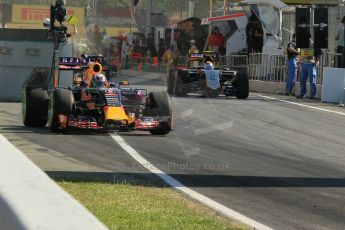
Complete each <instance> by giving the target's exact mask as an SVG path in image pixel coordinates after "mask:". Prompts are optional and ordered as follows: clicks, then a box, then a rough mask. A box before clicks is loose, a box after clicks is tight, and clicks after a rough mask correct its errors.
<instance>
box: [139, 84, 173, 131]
mask: <svg viewBox="0 0 345 230" xmlns="http://www.w3.org/2000/svg"><path fill="white" fill-rule="evenodd" d="M148 98H149V105H148V107H149V109H148V110H144V111H143V115H144V116H149V117H169V118H168V121H165V122H160V124H159V127H158V128H156V129H152V130H150V133H151V134H153V135H166V134H168V133H169V132H170V131H171V117H172V109H171V102H170V98H169V95H168V94H167V93H166V92H164V91H160V92H151V93H150V94H149V96H148Z"/></svg>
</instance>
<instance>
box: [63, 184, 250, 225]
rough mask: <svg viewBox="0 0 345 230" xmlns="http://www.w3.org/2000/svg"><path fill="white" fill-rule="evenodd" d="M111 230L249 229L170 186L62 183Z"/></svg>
mask: <svg viewBox="0 0 345 230" xmlns="http://www.w3.org/2000/svg"><path fill="white" fill-rule="evenodd" d="M58 184H59V185H60V186H61V187H63V188H64V189H65V190H66V191H67V192H68V193H70V194H71V195H72V196H73V197H74V198H75V199H76V200H78V201H79V202H80V203H81V204H83V205H84V206H85V207H86V208H87V209H89V210H90V211H91V212H92V213H93V214H94V215H95V216H96V217H97V218H98V219H99V220H100V221H101V222H103V223H104V224H105V225H106V226H108V227H109V229H193V230H194V229H239V230H240V229H241V230H242V229H248V227H246V226H244V225H242V224H239V223H237V222H235V221H232V220H229V219H226V218H224V217H222V216H219V215H217V213H216V212H215V211H213V210H211V209H209V208H207V207H205V206H203V205H201V204H199V203H198V202H195V201H193V200H191V199H189V198H187V197H185V196H183V195H182V194H180V193H179V192H177V191H174V190H173V189H171V188H166V187H161V186H160V187H156V186H148V185H140V184H138V183H134V184H130V183H103V182H83V181H72V182H67V181H59V182H58Z"/></svg>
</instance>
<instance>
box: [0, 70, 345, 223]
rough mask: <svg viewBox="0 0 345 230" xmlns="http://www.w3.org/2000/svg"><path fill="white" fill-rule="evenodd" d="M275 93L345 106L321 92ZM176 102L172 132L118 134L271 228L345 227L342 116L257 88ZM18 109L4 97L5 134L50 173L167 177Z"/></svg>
mask: <svg viewBox="0 0 345 230" xmlns="http://www.w3.org/2000/svg"><path fill="white" fill-rule="evenodd" d="M124 74H127V75H132V76H135V77H128V76H123V79H124V78H128V79H129V80H130V82H132V83H133V84H134V85H136V86H139V87H143V88H149V89H150V90H158V89H164V86H163V82H162V81H161V78H160V75H157V74H140V73H139V74H138V73H136V72H131V71H127V72H126V73H124ZM141 75H144V76H141ZM120 79H121V78H119V80H120ZM273 97H279V98H281V99H286V100H291V101H297V102H301V103H304V104H308V105H312V106H318V107H321V108H327V109H331V110H336V111H340V112H344V113H345V109H343V108H338V107H335V106H330V105H325V104H320V103H318V102H317V101H314V100H296V99H294V98H289V97H285V96H276V95H273ZM171 100H172V103H173V109H174V125H175V127H174V129H175V131H174V132H172V133H170V134H169V135H167V136H165V137H163V136H152V135H150V134H148V133H143V132H121V133H119V135H121V136H122V137H123V138H124V139H125V140H126V141H127V142H128V144H130V145H131V146H132V147H133V148H134V149H135V150H136V151H137V152H138V153H139V154H141V155H142V156H143V157H144V158H146V159H147V160H148V161H149V162H151V163H152V164H154V165H155V166H156V167H158V168H159V169H161V170H162V171H164V172H166V173H168V174H169V175H171V176H173V177H174V178H175V179H177V180H179V181H180V182H181V183H183V184H184V185H185V186H187V187H190V188H192V189H194V190H196V191H198V192H200V193H202V194H204V195H206V196H208V197H210V198H211V199H213V200H215V201H217V202H219V203H222V204H224V205H226V206H227V207H229V208H231V209H233V210H235V211H237V212H240V213H242V214H244V215H246V216H248V217H250V218H252V219H254V220H256V221H258V222H260V223H262V224H265V225H267V226H269V227H271V228H274V229H345V179H344V178H345V169H344V165H345V150H344V149H345V148H344V139H343V138H344V136H345V116H342V115H337V114H332V113H327V112H322V111H316V110H312V109H310V108H304V107H300V106H297V105H292V104H287V103H283V102H279V101H276V100H271V99H267V98H263V97H260V96H258V95H256V94H251V96H250V97H249V98H248V99H247V100H237V99H234V98H228V99H225V98H217V99H212V100H211V99H205V98H199V97H195V96H194V97H193V96H192V97H189V98H177V97H173V98H171ZM19 111H20V105H19V104H16V103H9V104H8V103H2V104H1V107H0V124H1V125H0V128H1V130H0V133H1V134H3V135H5V136H6V137H7V138H8V139H9V140H10V141H11V142H12V143H13V144H14V145H16V146H17V147H18V148H20V149H21V150H22V151H24V152H25V153H26V154H27V155H28V156H29V157H30V158H31V159H32V160H33V161H34V162H35V163H36V164H38V165H39V166H40V167H41V168H42V169H44V170H45V171H47V172H49V173H51V174H52V175H59V174H69V175H82V176H83V175H84V176H85V175H89V174H96V175H97V173H100V174H102V173H105V174H107V175H110V176H114V177H117V178H118V177H121V176H132V177H133V178H138V179H146V180H147V179H148V180H154V183H155V184H159V183H160V182H159V180H158V179H157V178H156V177H154V176H151V175H150V174H149V173H147V171H145V170H144V169H143V168H142V167H141V166H139V165H138V164H137V163H136V162H135V161H134V160H132V159H131V158H130V157H129V156H128V154H127V153H126V152H124V151H123V150H122V149H121V148H120V147H119V146H118V145H117V143H115V142H114V141H113V140H112V139H111V138H110V137H109V135H108V134H106V133H91V134H89V133H71V134H68V135H61V134H52V133H50V132H49V131H48V130H46V129H32V128H24V127H23V126H22V124H21V121H20V116H19ZM95 172H97V173H95Z"/></svg>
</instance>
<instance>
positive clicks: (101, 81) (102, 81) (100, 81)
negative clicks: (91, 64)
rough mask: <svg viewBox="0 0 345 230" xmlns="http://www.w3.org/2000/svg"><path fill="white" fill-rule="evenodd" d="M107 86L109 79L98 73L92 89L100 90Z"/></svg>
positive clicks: (93, 80)
mask: <svg viewBox="0 0 345 230" xmlns="http://www.w3.org/2000/svg"><path fill="white" fill-rule="evenodd" d="M105 86H107V78H106V77H105V76H104V75H103V74H101V73H96V74H95V75H93V77H92V79H91V87H95V88H99V87H105Z"/></svg>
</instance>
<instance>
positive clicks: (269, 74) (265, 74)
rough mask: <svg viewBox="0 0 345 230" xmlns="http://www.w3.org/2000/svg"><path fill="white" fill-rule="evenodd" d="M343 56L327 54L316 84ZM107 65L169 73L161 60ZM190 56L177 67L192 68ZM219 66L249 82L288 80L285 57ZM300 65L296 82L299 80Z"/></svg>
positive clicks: (229, 60) (224, 61)
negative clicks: (234, 71)
mask: <svg viewBox="0 0 345 230" xmlns="http://www.w3.org/2000/svg"><path fill="white" fill-rule="evenodd" d="M340 58H341V54H339V53H331V52H325V53H324V54H323V55H322V56H321V58H320V61H319V64H318V65H317V83H318V84H322V79H323V68H324V67H337V66H339V65H338V64H339V62H340ZM107 60H108V63H109V64H112V65H116V66H117V70H116V71H118V70H121V69H135V70H138V71H147V72H166V64H165V63H164V62H163V59H162V58H158V57H141V58H130V57H126V58H124V59H122V60H120V59H119V58H108V59H107ZM189 64H191V63H188V57H186V56H180V57H179V58H178V60H177V66H180V67H181V66H189ZM216 65H218V66H220V67H222V68H230V69H232V70H236V71H238V72H245V73H247V75H248V76H249V79H250V80H260V81H271V82H285V81H286V78H287V59H286V57H285V56H284V55H268V54H263V53H252V54H250V55H229V56H220V57H219V60H218V63H216ZM300 70H301V66H300V65H299V66H298V70H297V79H296V80H297V81H299V79H300Z"/></svg>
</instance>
